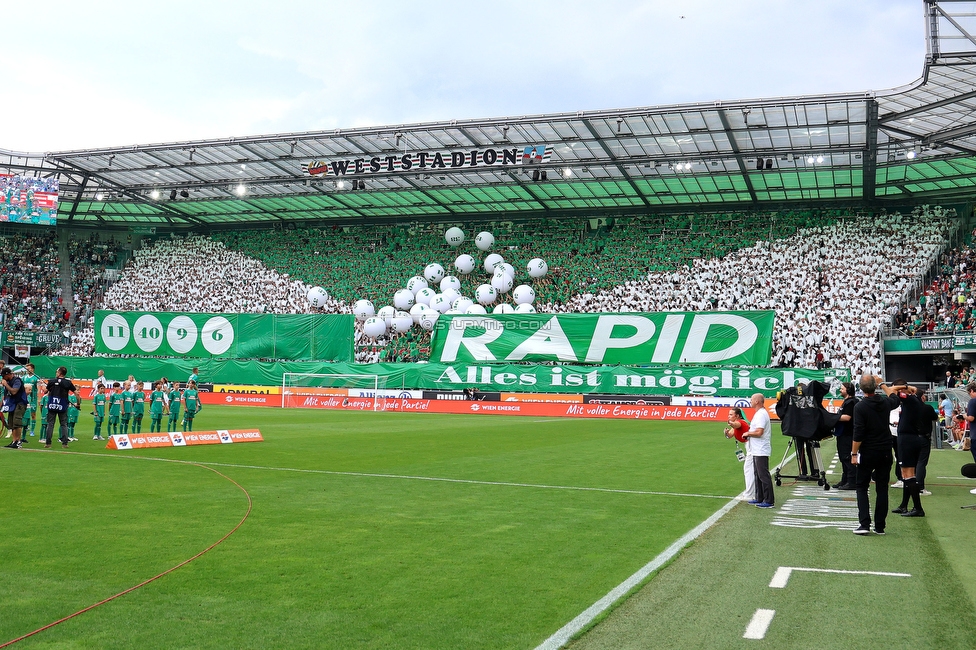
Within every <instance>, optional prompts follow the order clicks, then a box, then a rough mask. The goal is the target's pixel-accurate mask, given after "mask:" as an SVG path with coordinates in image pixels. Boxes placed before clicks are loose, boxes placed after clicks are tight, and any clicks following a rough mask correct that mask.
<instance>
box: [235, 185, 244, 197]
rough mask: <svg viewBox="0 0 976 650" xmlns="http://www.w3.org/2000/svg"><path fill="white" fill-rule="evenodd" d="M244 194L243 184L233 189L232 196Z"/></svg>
mask: <svg viewBox="0 0 976 650" xmlns="http://www.w3.org/2000/svg"><path fill="white" fill-rule="evenodd" d="M246 193H247V188H246V187H244V183H241V184H240V185H238V186H237V187H235V188H234V194H236V195H237V196H244V195H245V194H246Z"/></svg>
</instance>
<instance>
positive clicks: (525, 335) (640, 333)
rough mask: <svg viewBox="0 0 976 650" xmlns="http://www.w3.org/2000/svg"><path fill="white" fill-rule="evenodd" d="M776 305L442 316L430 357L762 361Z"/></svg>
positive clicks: (764, 362) (752, 363) (769, 351)
mask: <svg viewBox="0 0 976 650" xmlns="http://www.w3.org/2000/svg"><path fill="white" fill-rule="evenodd" d="M775 317H776V312H773V311H725V312H662V313H654V314H637V313H634V314H516V315H504V316H501V315H491V316H477V315H475V316H448V315H445V316H442V317H441V318H439V319H438V320H437V324H436V325H435V329H434V334H433V340H432V344H431V358H430V360H431V361H436V362H441V363H457V362H468V363H484V362H496V363H501V362H509V363H511V362H522V361H561V362H564V363H585V364H590V363H592V364H615V363H620V364H625V365H639V364H651V363H653V364H710V365H735V366H764V365H768V364H769V360H770V357H771V354H772V342H773V321H774V319H775Z"/></svg>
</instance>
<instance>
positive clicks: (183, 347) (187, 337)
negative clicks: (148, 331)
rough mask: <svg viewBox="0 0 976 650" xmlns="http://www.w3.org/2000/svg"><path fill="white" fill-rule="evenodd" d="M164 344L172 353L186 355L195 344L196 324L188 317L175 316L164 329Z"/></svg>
mask: <svg viewBox="0 0 976 650" xmlns="http://www.w3.org/2000/svg"><path fill="white" fill-rule="evenodd" d="M166 342H167V343H169V347H171V348H173V352H175V353H177V354H186V353H187V352H189V351H190V350H192V349H193V346H194V345H196V344H197V324H196V323H194V322H193V319H191V318H190V317H189V316H177V317H176V318H174V319H173V320H171V321H170V323H169V327H167V328H166Z"/></svg>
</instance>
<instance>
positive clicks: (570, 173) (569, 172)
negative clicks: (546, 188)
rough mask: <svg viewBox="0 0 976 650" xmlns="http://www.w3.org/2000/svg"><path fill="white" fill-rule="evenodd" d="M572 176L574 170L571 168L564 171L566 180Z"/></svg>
mask: <svg viewBox="0 0 976 650" xmlns="http://www.w3.org/2000/svg"><path fill="white" fill-rule="evenodd" d="M572 175H573V170H572V169H570V168H569V167H567V168H566V169H564V170H563V176H565V177H566V178H569V177H570V176H572Z"/></svg>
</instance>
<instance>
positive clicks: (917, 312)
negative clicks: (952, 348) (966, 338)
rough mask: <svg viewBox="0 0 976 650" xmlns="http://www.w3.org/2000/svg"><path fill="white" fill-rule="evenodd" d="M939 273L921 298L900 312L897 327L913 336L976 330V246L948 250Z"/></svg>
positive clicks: (896, 319)
mask: <svg viewBox="0 0 976 650" xmlns="http://www.w3.org/2000/svg"><path fill="white" fill-rule="evenodd" d="M937 273H938V274H937V275H936V276H935V277H934V278H933V279H932V281H931V282H930V283H929V284H928V285H926V286H925V288H924V289H923V291H922V293H921V295H920V296H919V297H918V299H916V300H913V301H911V302H910V303H907V304H905V305H904V306H903V307H902V309H901V310H900V311H899V312H898V314H897V315H896V316H895V323H894V326H895V328H897V329H900V330H901V331H902V332H904V333H905V334H908V335H909V336H927V335H934V334H951V333H955V332H964V331H973V330H976V312H974V302H976V300H974V296H976V283H974V277H976V276H974V274H976V249H974V248H973V247H972V245H970V246H963V247H961V248H955V249H953V250H951V251H948V252H946V253H945V254H944V255H943V256H942V259H941V260H940V264H939V267H938V269H937Z"/></svg>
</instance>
